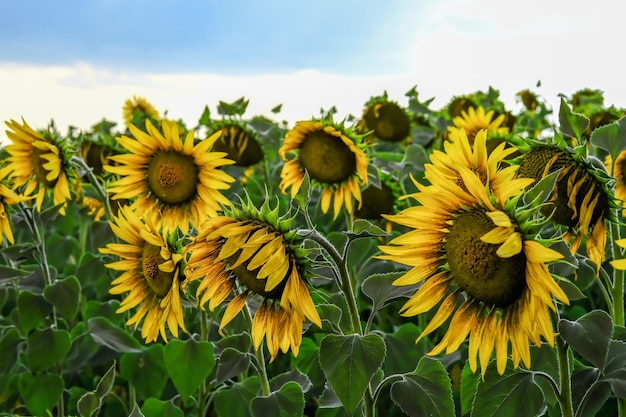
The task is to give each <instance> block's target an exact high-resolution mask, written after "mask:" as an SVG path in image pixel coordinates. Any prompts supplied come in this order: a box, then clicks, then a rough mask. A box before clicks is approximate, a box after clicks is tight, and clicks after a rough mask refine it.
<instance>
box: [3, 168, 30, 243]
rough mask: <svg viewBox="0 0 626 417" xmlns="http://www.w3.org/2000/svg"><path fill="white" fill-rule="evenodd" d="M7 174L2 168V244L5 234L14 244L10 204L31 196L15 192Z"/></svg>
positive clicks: (25, 199) (28, 198) (26, 199)
mask: <svg viewBox="0 0 626 417" xmlns="http://www.w3.org/2000/svg"><path fill="white" fill-rule="evenodd" d="M6 174H7V172H6V171H5V172H2V170H0V244H2V243H3V242H4V237H5V236H6V238H7V241H8V242H9V243H11V244H14V243H15V239H14V238H13V231H12V230H11V219H10V214H9V206H11V205H13V204H18V203H21V202H24V201H28V200H30V199H31V197H24V196H21V195H17V194H15V192H14V191H13V190H12V188H13V186H12V184H11V183H10V181H8V179H7V178H6Z"/></svg>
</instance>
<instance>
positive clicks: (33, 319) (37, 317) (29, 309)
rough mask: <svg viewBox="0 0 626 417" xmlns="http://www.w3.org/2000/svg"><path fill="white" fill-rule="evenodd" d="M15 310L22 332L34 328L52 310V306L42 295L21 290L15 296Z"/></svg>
mask: <svg viewBox="0 0 626 417" xmlns="http://www.w3.org/2000/svg"><path fill="white" fill-rule="evenodd" d="M17 311H18V313H19V318H20V325H21V329H22V330H23V332H24V334H28V333H29V332H30V331H31V330H33V329H36V328H37V326H39V325H40V324H41V323H43V321H44V320H45V319H46V317H48V315H49V314H50V313H51V312H52V306H51V305H50V303H48V302H47V301H46V300H45V299H44V298H43V296H42V295H39V294H34V293H32V292H30V291H22V292H20V293H19V295H18V296H17Z"/></svg>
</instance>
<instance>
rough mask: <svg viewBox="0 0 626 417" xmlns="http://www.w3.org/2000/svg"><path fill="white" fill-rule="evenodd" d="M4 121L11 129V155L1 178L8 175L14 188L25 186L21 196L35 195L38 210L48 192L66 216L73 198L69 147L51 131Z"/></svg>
mask: <svg viewBox="0 0 626 417" xmlns="http://www.w3.org/2000/svg"><path fill="white" fill-rule="evenodd" d="M5 123H6V125H7V126H8V127H9V128H10V129H11V130H7V131H6V134H7V136H8V138H9V139H10V140H11V142H12V144H10V145H8V146H6V151H7V152H8V153H9V155H10V156H9V157H8V158H6V159H5V161H6V166H4V167H3V168H2V169H1V170H0V177H2V178H5V177H8V178H10V179H11V180H12V181H13V185H14V187H16V188H19V187H22V186H24V188H23V190H22V195H24V196H25V197H30V196H34V197H35V202H36V207H37V211H41V207H42V204H43V201H44V198H45V197H46V195H47V194H49V193H51V194H52V200H53V203H54V205H55V206H56V205H59V206H60V208H59V213H60V214H61V215H65V208H66V206H67V201H68V200H70V199H71V198H72V197H71V191H70V184H71V183H75V181H76V173H75V171H74V169H73V167H72V166H71V165H70V157H71V155H70V153H69V152H70V150H69V149H66V147H65V146H64V144H63V143H61V142H60V141H58V140H56V139H55V137H54V136H53V134H52V133H48V132H45V133H39V132H36V131H34V130H33V129H32V128H31V127H30V126H29V125H28V124H27V123H26V121H24V119H22V124H19V123H18V122H16V121H15V120H11V121H10V122H5ZM77 186H78V185H77Z"/></svg>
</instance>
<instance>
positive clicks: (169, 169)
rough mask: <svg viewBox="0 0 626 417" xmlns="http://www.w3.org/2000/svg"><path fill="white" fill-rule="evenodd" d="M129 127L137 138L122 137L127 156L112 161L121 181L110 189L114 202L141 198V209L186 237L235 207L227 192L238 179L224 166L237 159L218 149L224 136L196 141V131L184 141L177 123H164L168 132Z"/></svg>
mask: <svg viewBox="0 0 626 417" xmlns="http://www.w3.org/2000/svg"><path fill="white" fill-rule="evenodd" d="M129 129H130V132H131V133H132V135H133V137H128V136H121V137H118V138H117V141H118V142H119V144H120V145H121V146H122V147H123V148H124V149H125V150H126V151H127V153H124V154H121V155H114V156H112V157H110V158H109V159H110V161H111V162H112V163H115V165H106V166H105V170H106V171H108V172H110V173H113V174H116V175H118V177H119V179H117V180H115V181H113V182H112V183H111V185H110V187H109V192H110V193H111V194H112V198H113V199H114V200H118V199H129V200H135V201H136V203H137V204H138V205H139V207H140V209H141V210H143V211H145V212H150V213H152V215H154V216H158V217H159V218H160V219H162V220H163V222H164V227H165V229H166V230H167V231H172V230H174V229H176V228H177V227H180V228H181V230H182V231H183V233H187V232H188V230H189V225H190V224H191V225H193V226H195V227H198V226H199V225H200V223H201V222H203V221H204V220H205V218H206V217H207V216H216V215H217V212H218V211H220V210H221V207H222V205H228V204H229V200H228V199H226V197H224V196H223V195H222V193H221V191H222V190H226V189H228V188H229V187H230V185H229V183H230V182H232V181H234V178H232V177H231V176H230V175H228V174H226V173H225V172H223V171H222V170H221V169H220V168H221V167H222V166H224V165H229V164H232V161H231V160H229V159H226V158H225V156H226V154H225V153H223V152H213V151H212V146H213V143H214V142H215V140H217V138H218V137H219V135H220V132H217V133H215V134H214V135H212V136H211V137H209V138H207V139H205V140H202V141H199V142H198V143H196V142H195V141H194V131H193V130H191V131H189V132H188V133H187V134H186V135H185V136H184V137H183V138H181V137H180V134H179V133H180V132H179V124H178V122H175V121H171V122H170V121H165V120H164V121H163V123H162V130H159V129H157V128H156V127H154V126H153V125H152V123H150V121H147V122H146V131H145V132H144V131H142V130H140V129H138V128H136V127H135V126H132V125H131V126H129ZM153 208H154V210H152V209H153Z"/></svg>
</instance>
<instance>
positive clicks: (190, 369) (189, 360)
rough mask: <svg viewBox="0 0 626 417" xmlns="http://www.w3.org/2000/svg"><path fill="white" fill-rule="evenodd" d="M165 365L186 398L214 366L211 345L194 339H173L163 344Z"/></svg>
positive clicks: (175, 384) (184, 398) (179, 390)
mask: <svg viewBox="0 0 626 417" xmlns="http://www.w3.org/2000/svg"><path fill="white" fill-rule="evenodd" d="M164 355H165V367H166V368H167V373H168V374H169V376H170V378H171V379H172V382H173V383H174V386H175V387H176V390H178V392H179V393H180V395H181V397H182V399H183V400H186V399H187V398H188V397H189V396H190V395H191V394H193V392H194V391H195V390H196V388H198V386H200V384H201V383H202V381H204V380H205V379H206V378H207V377H208V376H209V374H210V373H211V371H212V370H213V367H214V366H215V357H214V356H213V345H212V344H211V343H209V342H206V341H196V340H195V339H187V340H180V339H174V340H172V341H170V342H169V343H168V344H167V345H165V350H164Z"/></svg>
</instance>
